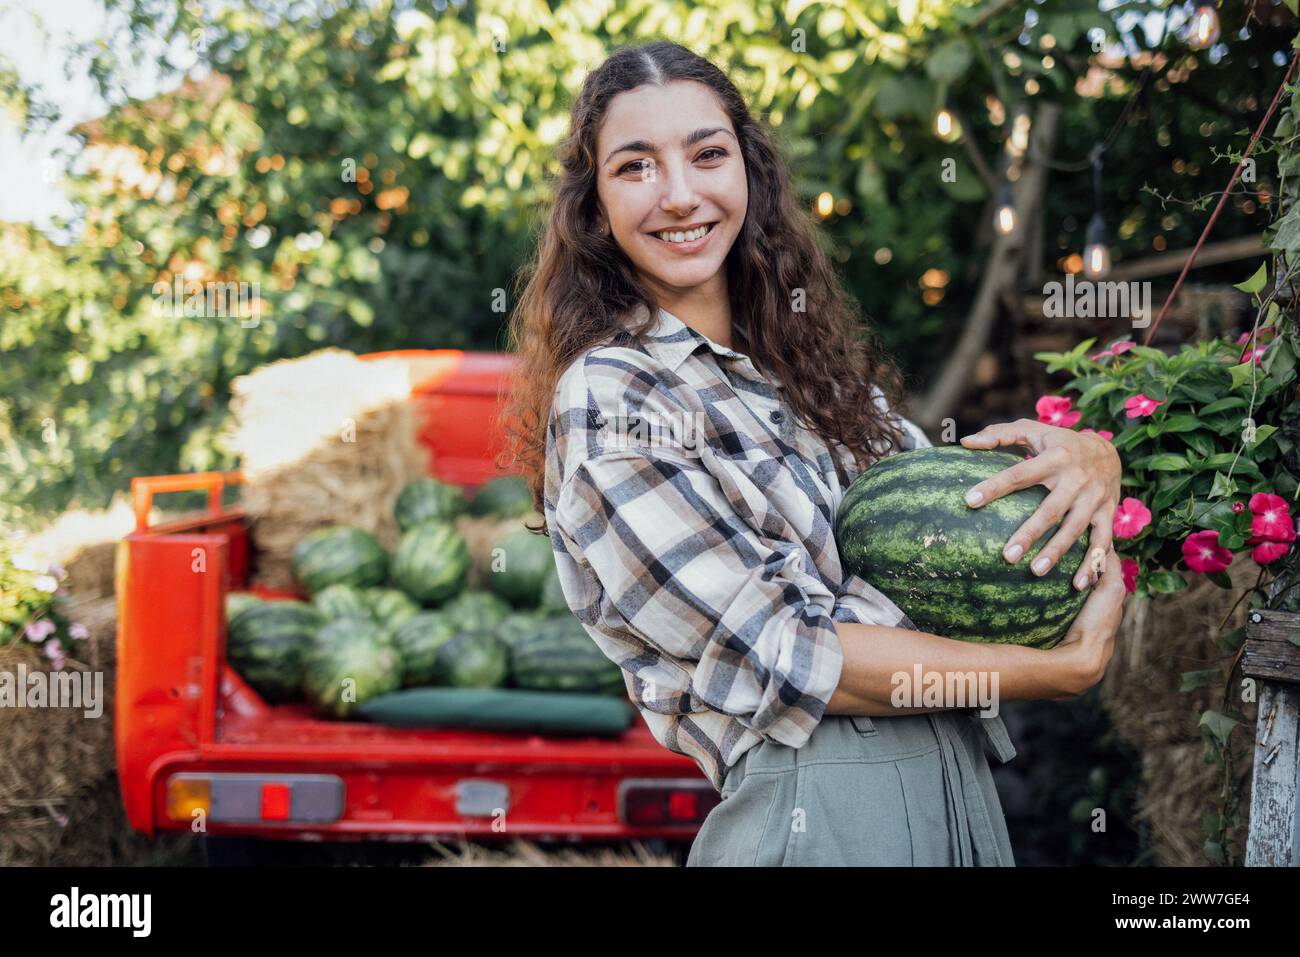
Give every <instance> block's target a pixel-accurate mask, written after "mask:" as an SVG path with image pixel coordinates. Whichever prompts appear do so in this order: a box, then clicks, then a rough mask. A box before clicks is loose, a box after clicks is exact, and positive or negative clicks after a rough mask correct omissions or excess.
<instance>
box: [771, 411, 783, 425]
mask: <svg viewBox="0 0 1300 957" xmlns="http://www.w3.org/2000/svg"><path fill="white" fill-rule="evenodd" d="M772 421H773V422H775V423H776V424H777V425H780V424H781V423H782V422H784V421H785V413H784V412H782V411H781V410H780V409H777V410H776V411H774V412H773V413H772Z"/></svg>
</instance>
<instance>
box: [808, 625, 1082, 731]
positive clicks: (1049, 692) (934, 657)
mask: <svg viewBox="0 0 1300 957" xmlns="http://www.w3.org/2000/svg"><path fill="white" fill-rule="evenodd" d="M835 630H836V633H837V634H838V635H839V639H840V648H841V651H842V652H843V655H844V665H843V669H842V671H841V673H840V683H839V687H837V688H836V689H835V693H834V694H833V695H832V696H831V699H830V703H829V704H828V706H827V708H826V712H827V713H828V714H862V715H897V714H915V713H918V712H922V711H932V710H935V708H934V707H926V706H919V705H920V699H919V695H920V693H921V690H922V689H921V687H918V683H917V678H918V676H919V677H920V678H921V680H922V682H934V681H941V682H943V687H956V686H961V687H964V688H966V689H970V690H973V689H984V690H985V692H991V694H992V695H993V696H995V697H996V698H997V700H999V701H1013V700H1016V699H1025V698H1066V697H1070V696H1071V695H1073V694H1076V693H1077V691H1075V690H1073V688H1074V686H1075V681H1076V680H1077V679H1076V678H1075V676H1073V675H1072V674H1071V671H1070V669H1071V667H1072V664H1071V659H1070V656H1069V655H1067V654H1063V653H1062V652H1060V651H1042V650H1040V649H1037V648H1024V647H1021V646H1018V645H1006V644H976V643H973V642H966V641H953V640H952V639H950V638H942V637H940V636H939V635H932V634H930V633H928V632H924V631H914V630H912V629H909V628H888V627H885V626H882V625H859V624H855V623H852V622H836V623H835ZM896 689H898V690H899V691H904V692H909V693H910V695H908V696H904V695H900V694H896ZM911 695H915V696H916V697H912V696H911ZM900 698H902V703H903V704H904V705H905V706H903V707H898V706H896V704H895V702H897V701H899V699H900ZM913 702H915V704H916V705H918V706H911V704H912V703H913ZM979 705H980V702H978V701H976V700H970V699H969V697H968V699H967V700H966V701H965V702H964V703H963V702H960V701H952V700H945V701H944V703H943V705H942V707H945V708H953V707H977V706H979Z"/></svg>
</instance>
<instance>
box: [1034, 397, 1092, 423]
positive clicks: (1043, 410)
mask: <svg viewBox="0 0 1300 957" xmlns="http://www.w3.org/2000/svg"><path fill="white" fill-rule="evenodd" d="M1071 405H1072V403H1071V401H1070V397H1069V396H1065V395H1045V396H1042V397H1040V398H1039V400H1038V401H1037V402H1036V403H1034V411H1035V412H1037V413H1038V421H1039V422H1045V423H1047V424H1048V425H1059V426H1060V427H1061V428H1063V429H1069V428H1073V427H1074V425H1075V423H1076V422H1078V421H1079V420H1080V419H1082V418H1083V413H1082V412H1071V411H1070V406H1071Z"/></svg>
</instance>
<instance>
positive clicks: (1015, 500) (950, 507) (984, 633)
mask: <svg viewBox="0 0 1300 957" xmlns="http://www.w3.org/2000/svg"><path fill="white" fill-rule="evenodd" d="M1021 461H1023V459H1021V458H1020V457H1019V456H1016V455H1013V454H1011V453H1008V452H993V451H983V450H976V449H967V448H964V447H962V446H945V447H939V448H925V449H915V450H913V451H909V452H900V453H898V454H896V455H891V456H889V457H887V458H884V459H881V460H880V461H878V462H876V463H875V464H873V465H872V466H871V467H870V468H868V469H866V471H864V472H863V473H862V474H861V475H859V476H858V478H857V479H856V480H855V481H854V482H853V484H852V485H850V486H849V488H848V490H847V491H846V492H845V493H844V500H843V501H842V502H841V503H840V510H839V514H838V515H837V516H836V522H835V538H836V541H837V542H838V544H839V552H840V559H841V561H842V562H843V565H844V568H845V570H846V571H848V572H851V573H853V574H855V575H858V576H860V577H861V578H863V579H865V580H866V581H867V582H869V583H870V584H871V585H873V586H875V587H876V588H878V589H879V590H880V591H881V592H883V593H884V594H885V595H886V596H888V597H889V598H890V600H892V601H893V602H894V604H896V605H897V606H898V607H899V608H901V609H902V610H903V611H904V612H905V613H906V614H907V616H908V617H909V618H910V619H911V620H912V622H913V623H914V624H915V625H916V626H917V627H918V628H920V629H921V630H922V631H928V632H931V633H933V634H936V635H940V636H942V637H944V638H955V639H958V640H961V641H978V642H1000V643H1008V644H1018V645H1030V646H1033V647H1036V648H1050V647H1052V646H1053V645H1055V644H1057V643H1058V642H1059V641H1060V640H1061V639H1062V638H1063V637H1064V636H1065V633H1066V632H1067V631H1068V630H1069V628H1070V625H1071V623H1073V621H1074V619H1075V617H1076V616H1077V615H1078V614H1079V610H1080V609H1081V608H1082V607H1083V603H1084V602H1085V601H1087V598H1088V594H1089V592H1088V591H1087V590H1085V591H1079V590H1077V589H1076V588H1075V587H1074V585H1073V578H1074V575H1075V573H1076V572H1077V571H1078V570H1079V566H1080V565H1081V564H1082V563H1083V561H1084V557H1085V554H1086V552H1087V540H1088V535H1087V533H1086V532H1085V533H1084V535H1082V536H1081V537H1080V538H1079V540H1078V541H1077V542H1075V543H1074V545H1073V546H1071V548H1070V550H1069V551H1068V552H1066V553H1065V555H1064V556H1062V558H1061V560H1060V561H1059V562H1057V563H1056V565H1055V567H1054V568H1053V569H1052V570H1051V571H1049V572H1048V573H1047V574H1046V575H1043V576H1041V577H1040V576H1037V575H1035V574H1034V573H1033V572H1032V571H1030V564H1031V562H1032V561H1033V559H1034V556H1035V555H1037V554H1038V552H1039V551H1040V550H1041V549H1042V546H1044V545H1046V544H1047V542H1048V541H1050V540H1051V538H1052V536H1053V535H1055V533H1056V531H1057V529H1058V528H1059V526H1053V527H1052V529H1051V530H1050V531H1048V533H1047V534H1046V535H1044V536H1043V537H1042V538H1040V539H1039V541H1038V542H1036V543H1035V544H1034V546H1033V547H1032V548H1031V549H1030V550H1029V552H1028V554H1027V555H1024V556H1022V557H1021V559H1020V561H1019V562H1017V563H1015V564H1011V563H1010V562H1008V561H1007V560H1006V559H1005V558H1003V557H1002V549H1003V547H1004V546H1005V545H1006V543H1007V540H1008V539H1009V538H1010V537H1011V536H1012V534H1013V533H1014V532H1015V531H1016V530H1017V529H1018V528H1020V526H1021V525H1023V524H1024V523H1025V521H1027V520H1028V519H1029V517H1030V516H1031V515H1032V514H1033V513H1034V511H1035V510H1036V509H1037V508H1038V506H1039V504H1040V503H1041V502H1042V501H1043V499H1044V498H1046V497H1047V489H1045V488H1044V487H1042V486H1032V487H1030V488H1027V489H1020V490H1018V491H1015V492H1011V493H1009V494H1007V495H1004V496H1003V497H1002V498H999V499H997V500H995V501H992V502H989V503H988V504H986V505H982V506H980V507H979V508H971V507H970V506H968V505H967V504H966V502H965V495H966V490H967V489H969V488H970V487H971V486H973V485H976V484H977V483H979V482H982V481H984V480H985V479H987V478H989V477H991V476H993V475H996V474H997V473H998V472H1001V471H1002V470H1003V469H1006V468H1008V467H1010V466H1012V465H1016V464H1018V463H1019V462H1021Z"/></svg>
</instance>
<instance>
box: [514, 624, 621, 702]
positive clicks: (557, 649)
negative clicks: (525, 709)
mask: <svg viewBox="0 0 1300 957" xmlns="http://www.w3.org/2000/svg"><path fill="white" fill-rule="evenodd" d="M510 676H511V678H512V680H513V681H514V683H515V684H516V685H517V686H519V687H520V688H529V689H531V690H533V691H583V692H593V693H600V694H605V693H609V694H625V693H626V691H627V686H626V684H625V683H624V681H623V669H621V668H620V667H619V666H618V665H616V664H614V662H612V661H610V660H609V659H608V658H607V657H605V653H604V652H602V651H601V650H600V648H599V646H598V645H597V644H596V643H595V642H594V641H593V640H592V639H591V636H590V635H588V634H587V632H586V629H584V628H583V627H582V625H581V624H580V623H579V622H578V620H577V619H576V618H574V617H573V616H571V615H563V616H558V617H555V618H551V619H549V620H547V621H545V622H544V623H542V624H541V625H540V626H538V627H537V628H535V629H534V631H533V633H532V634H531V635H529V636H528V637H527V638H524V639H522V640H520V641H518V642H517V643H516V644H515V645H514V646H513V647H512V648H511V650H510Z"/></svg>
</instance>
